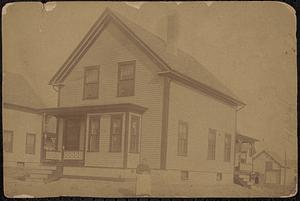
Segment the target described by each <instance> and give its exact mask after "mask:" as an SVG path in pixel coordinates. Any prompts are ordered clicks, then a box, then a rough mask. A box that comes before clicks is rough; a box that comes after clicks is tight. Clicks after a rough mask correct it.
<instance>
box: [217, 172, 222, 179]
mask: <svg viewBox="0 0 300 201" xmlns="http://www.w3.org/2000/svg"><path fill="white" fill-rule="evenodd" d="M217 181H222V172H217Z"/></svg>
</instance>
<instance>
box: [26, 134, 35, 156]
mask: <svg viewBox="0 0 300 201" xmlns="http://www.w3.org/2000/svg"><path fill="white" fill-rule="evenodd" d="M29 136H33V137H34V138H33V139H34V141H33V152H32V153H31V152H29V149H28V146H29V145H28V144H27V142H28V137H29ZM35 152H36V134H35V133H26V142H25V154H30V155H35Z"/></svg>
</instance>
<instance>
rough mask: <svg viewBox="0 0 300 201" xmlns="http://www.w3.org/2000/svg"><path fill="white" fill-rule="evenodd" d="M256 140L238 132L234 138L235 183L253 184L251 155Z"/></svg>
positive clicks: (247, 185) (248, 185)
mask: <svg viewBox="0 0 300 201" xmlns="http://www.w3.org/2000/svg"><path fill="white" fill-rule="evenodd" d="M257 141H258V140H257V139H255V138H252V137H249V136H246V135H242V134H240V133H237V134H236V140H235V165H234V168H235V183H237V184H240V185H242V186H246V187H250V186H251V185H253V184H254V182H253V180H252V178H253V177H252V176H253V164H252V157H253V156H254V154H255V152H256V150H255V142H257Z"/></svg>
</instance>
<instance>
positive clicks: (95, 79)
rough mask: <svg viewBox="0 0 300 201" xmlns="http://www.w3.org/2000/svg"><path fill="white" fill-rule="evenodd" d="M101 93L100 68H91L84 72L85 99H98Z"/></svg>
mask: <svg viewBox="0 0 300 201" xmlns="http://www.w3.org/2000/svg"><path fill="white" fill-rule="evenodd" d="M98 93H99V66H89V67H86V68H85V71H84V86H83V99H96V98H98Z"/></svg>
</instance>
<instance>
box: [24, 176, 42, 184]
mask: <svg viewBox="0 0 300 201" xmlns="http://www.w3.org/2000/svg"><path fill="white" fill-rule="evenodd" d="M26 181H27V182H33V183H45V179H42V178H30V177H28V178H26Z"/></svg>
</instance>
